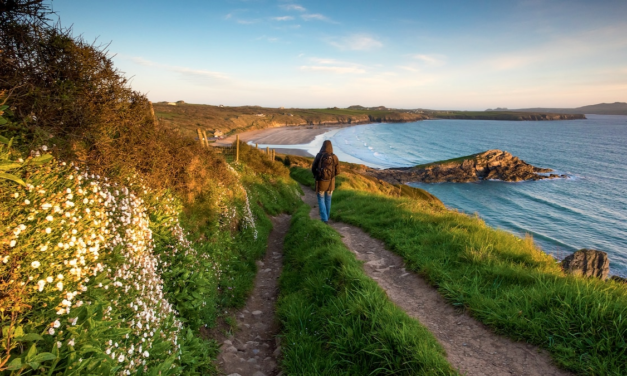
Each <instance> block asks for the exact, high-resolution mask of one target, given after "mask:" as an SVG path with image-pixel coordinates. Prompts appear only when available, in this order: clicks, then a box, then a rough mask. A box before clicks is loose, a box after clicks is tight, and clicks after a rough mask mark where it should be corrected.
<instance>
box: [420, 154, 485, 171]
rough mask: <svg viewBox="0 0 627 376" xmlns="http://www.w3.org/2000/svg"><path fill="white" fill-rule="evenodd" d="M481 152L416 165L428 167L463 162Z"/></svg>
mask: <svg viewBox="0 0 627 376" xmlns="http://www.w3.org/2000/svg"><path fill="white" fill-rule="evenodd" d="M479 154H481V153H477V154H471V155H466V156H463V157H457V158H451V159H445V160H443V161H435V162H430V163H423V164H419V165H416V166H415V167H416V168H427V167H431V166H435V165H443V164H447V163H459V162H463V161H464V160H466V159H471V158H475V157H476V156H477V155H479Z"/></svg>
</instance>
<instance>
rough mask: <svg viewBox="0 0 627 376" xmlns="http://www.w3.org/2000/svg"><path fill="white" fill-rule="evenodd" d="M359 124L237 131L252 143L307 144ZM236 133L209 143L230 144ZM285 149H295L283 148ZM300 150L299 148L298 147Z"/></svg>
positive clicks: (243, 138)
mask: <svg viewBox="0 0 627 376" xmlns="http://www.w3.org/2000/svg"><path fill="white" fill-rule="evenodd" d="M355 125H360V124H337V125H297V126H282V127H273V128H265V129H256V130H253V131H246V132H242V133H238V134H237V135H239V139H240V141H243V142H246V143H252V144H263V145H285V146H289V145H302V144H308V143H310V142H312V141H314V140H315V139H316V136H319V135H321V134H324V133H327V132H329V131H333V130H336V129H340V128H347V127H352V126H355ZM237 135H231V136H228V137H226V138H224V139H222V140H218V141H216V142H215V143H213V144H211V145H214V146H230V145H231V144H233V142H235V138H236V136H237ZM285 149H286V150H287V149H289V150H297V149H290V148H285ZM298 150H300V149H298Z"/></svg>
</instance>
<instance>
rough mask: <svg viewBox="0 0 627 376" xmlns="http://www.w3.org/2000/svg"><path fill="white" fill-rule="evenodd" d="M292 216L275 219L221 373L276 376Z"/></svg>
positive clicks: (221, 363) (225, 350) (225, 347)
mask: <svg viewBox="0 0 627 376" xmlns="http://www.w3.org/2000/svg"><path fill="white" fill-rule="evenodd" d="M290 218H291V217H290V216H289V215H285V214H282V215H279V216H277V217H273V218H272V224H273V230H272V232H271V233H270V237H269V238H268V249H267V251H266V255H265V257H264V258H263V260H261V261H257V268H258V272H257V276H256V277H255V287H254V289H253V291H252V292H251V294H250V297H249V298H248V300H247V302H246V305H245V306H244V308H242V309H241V310H239V311H238V312H236V313H235V317H236V319H237V330H235V331H234V333H233V335H232V336H230V337H228V338H226V339H225V340H224V341H223V345H222V348H221V352H220V355H219V356H218V363H219V367H220V369H221V371H222V372H223V373H224V374H225V375H230V376H237V375H240V376H273V375H277V374H280V372H279V369H278V368H277V364H278V361H277V359H278V357H279V356H280V353H281V348H280V346H279V342H278V339H277V337H276V335H277V334H278V332H279V326H278V322H277V320H276V318H275V304H276V299H277V296H278V284H279V281H278V279H279V275H280V274H281V268H282V263H283V238H284V237H285V234H286V233H287V231H288V230H289V228H290Z"/></svg>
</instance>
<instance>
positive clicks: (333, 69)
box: [300, 65, 366, 74]
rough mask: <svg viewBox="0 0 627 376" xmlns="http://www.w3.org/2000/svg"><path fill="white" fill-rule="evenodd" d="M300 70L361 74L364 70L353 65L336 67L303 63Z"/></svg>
mask: <svg viewBox="0 0 627 376" xmlns="http://www.w3.org/2000/svg"><path fill="white" fill-rule="evenodd" d="M300 69H301V70H304V71H310V72H330V73H336V74H363V73H366V70H365V69H363V68H359V67H357V66H353V67H337V66H328V65H303V66H301V67H300Z"/></svg>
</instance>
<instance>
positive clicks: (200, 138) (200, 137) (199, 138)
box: [196, 128, 205, 146]
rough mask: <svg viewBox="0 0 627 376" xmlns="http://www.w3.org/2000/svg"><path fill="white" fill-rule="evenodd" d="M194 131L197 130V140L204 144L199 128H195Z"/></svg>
mask: <svg viewBox="0 0 627 376" xmlns="http://www.w3.org/2000/svg"><path fill="white" fill-rule="evenodd" d="M196 132H198V141H199V142H200V145H201V146H205V143H204V142H203V141H202V133H201V132H200V128H196Z"/></svg>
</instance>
